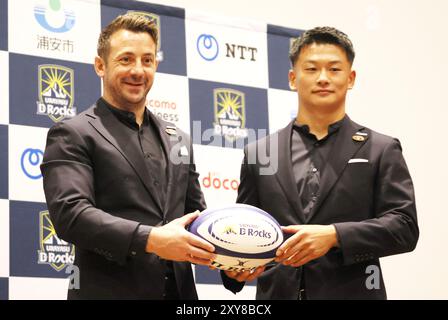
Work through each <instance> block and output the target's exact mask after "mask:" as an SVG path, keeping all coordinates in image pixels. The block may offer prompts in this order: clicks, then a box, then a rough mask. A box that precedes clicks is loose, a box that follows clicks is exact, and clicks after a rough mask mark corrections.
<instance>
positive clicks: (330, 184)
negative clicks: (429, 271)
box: [222, 116, 419, 299]
mask: <svg viewBox="0 0 448 320" xmlns="http://www.w3.org/2000/svg"><path fill="white" fill-rule="evenodd" d="M292 125H293V122H291V123H290V124H289V125H288V126H287V127H286V128H284V129H282V130H280V131H279V132H278V154H279V155H278V156H279V158H278V171H277V172H276V173H275V174H274V175H260V174H259V173H260V168H262V167H263V166H262V165H261V164H260V161H259V160H258V158H257V160H256V161H255V163H252V164H250V163H249V164H247V160H248V154H251V153H252V154H254V153H256V152H257V151H256V150H266V149H267V150H271V151H272V145H271V143H274V142H273V141H274V140H275V139H274V138H275V136H273V135H271V136H269V137H267V138H265V139H261V140H259V141H257V142H256V143H254V144H250V145H248V147H247V148H246V149H245V163H243V165H242V168H241V184H240V187H239V190H238V199H237V202H240V203H246V204H250V205H253V206H256V207H259V208H261V209H263V210H265V211H267V212H269V213H270V214H272V215H273V216H274V217H275V218H276V219H277V220H278V221H279V223H280V224H281V225H283V226H286V225H293V224H321V225H329V224H333V225H334V226H335V227H336V230H337V235H338V240H339V244H340V248H333V249H331V250H330V251H329V252H328V253H327V254H326V255H325V256H323V257H321V258H318V259H316V260H313V261H310V262H309V263H307V264H306V265H304V266H303V267H301V268H293V267H289V266H283V265H276V266H274V267H272V268H271V269H269V270H267V271H265V272H264V273H263V274H262V276H261V277H260V278H259V279H258V284H257V299H297V296H298V290H299V285H300V279H301V277H302V272H303V273H304V274H303V276H304V279H305V286H306V291H307V298H308V299H386V290H385V288H384V282H383V277H382V275H381V277H380V279H379V281H380V286H379V289H375V288H373V289H369V287H370V286H368V285H366V282H367V283H369V284H375V282H374V281H373V280H374V279H373V278H369V276H370V275H372V274H371V272H372V270H371V269H367V268H368V266H370V265H373V266H376V267H373V269H375V270H379V271H380V270H381V267H380V262H379V258H380V257H384V256H388V255H393V254H398V253H403V252H407V251H411V250H413V249H414V248H415V246H416V244H417V240H418V236H419V230H418V225H417V215H416V207H415V199H414V188H413V184H412V180H411V177H410V175H409V171H408V169H407V166H406V163H405V160H404V158H403V155H402V150H401V145H400V142H399V141H398V140H397V139H394V138H391V137H388V136H385V135H382V134H379V133H377V132H375V131H372V130H370V129H368V128H365V127H364V126H361V125H359V124H356V123H355V122H353V121H351V120H350V118H348V116H347V117H346V119H345V120H344V123H343V125H342V127H341V128H340V132H339V133H338V136H337V138H336V141H335V143H334V147H333V149H332V152H331V156H330V158H329V159H328V162H327V163H326V165H325V167H324V169H323V171H322V173H321V182H320V186H321V189H320V191H319V195H318V200H317V203H316V205H315V208H314V210H313V212H312V213H311V215H310V216H309V217H307V218H305V216H304V215H303V213H302V211H301V208H300V203H299V195H298V191H297V186H296V184H295V180H294V174H293V171H292V162H291V130H292ZM357 132H360V133H361V135H359V134H357ZM355 135H357V136H362V137H364V139H365V140H364V141H355V140H354V139H353V136H355ZM265 148H266V149H265ZM262 152H264V151H262ZM261 154H263V153H261ZM350 159H354V160H352V161H351V163H349V161H350ZM355 159H365V160H368V162H359V160H355ZM222 275H223V282H224V285H225V286H226V287H227V288H228V289H229V290H232V291H234V292H237V291H239V290H241V288H242V285H243V284H240V283H237V282H236V281H234V280H232V279H229V278H227V277H226V276H225V275H224V274H222Z"/></svg>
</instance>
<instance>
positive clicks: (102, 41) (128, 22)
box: [97, 12, 159, 60]
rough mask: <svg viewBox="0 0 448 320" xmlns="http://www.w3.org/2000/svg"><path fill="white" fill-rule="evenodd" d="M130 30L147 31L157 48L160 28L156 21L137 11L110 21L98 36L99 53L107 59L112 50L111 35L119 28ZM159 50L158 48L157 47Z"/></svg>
mask: <svg viewBox="0 0 448 320" xmlns="http://www.w3.org/2000/svg"><path fill="white" fill-rule="evenodd" d="M122 29H123V30H129V31H133V32H146V33H148V34H149V35H150V36H151V37H152V39H153V40H154V42H155V44H156V48H157V41H158V35H159V34H158V32H159V31H158V29H157V25H156V23H155V22H154V21H151V20H150V19H148V18H147V17H145V16H144V15H141V14H136V13H132V12H131V13H127V14H124V15H121V16H118V17H116V18H115V19H114V20H113V21H112V22H111V23H109V24H108V25H107V26H106V27H105V28H104V29H103V30H102V31H101V34H100V37H99V38H98V45H97V53H98V55H99V56H100V57H101V58H103V59H104V60H106V58H107V56H108V54H109V50H110V37H111V36H112V35H113V34H114V33H115V32H117V31H119V30H122ZM156 50H157V49H156Z"/></svg>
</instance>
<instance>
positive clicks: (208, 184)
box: [201, 172, 240, 191]
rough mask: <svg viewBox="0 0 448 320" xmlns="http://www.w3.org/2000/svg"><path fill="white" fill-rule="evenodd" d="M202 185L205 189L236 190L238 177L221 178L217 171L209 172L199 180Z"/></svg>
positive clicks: (238, 183)
mask: <svg viewBox="0 0 448 320" xmlns="http://www.w3.org/2000/svg"><path fill="white" fill-rule="evenodd" d="M201 184H202V187H204V188H205V189H224V190H232V191H237V190H238V187H239V185H240V182H239V180H238V179H229V178H221V177H220V176H219V173H217V172H209V173H208V175H207V176H205V177H204V178H202V180H201Z"/></svg>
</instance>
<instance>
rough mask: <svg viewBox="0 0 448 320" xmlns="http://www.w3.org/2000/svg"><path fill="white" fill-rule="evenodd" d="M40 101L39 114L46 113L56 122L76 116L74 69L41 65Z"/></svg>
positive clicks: (38, 105)
mask: <svg viewBox="0 0 448 320" xmlns="http://www.w3.org/2000/svg"><path fill="white" fill-rule="evenodd" d="M38 74H39V78H38V79H39V101H37V114H39V115H46V116H48V117H50V119H51V120H53V121H54V122H59V121H61V120H63V119H64V118H66V117H74V116H75V115H76V108H74V107H73V101H74V94H75V89H74V72H73V70H72V69H70V68H67V67H63V66H58V65H53V64H45V65H39V70H38Z"/></svg>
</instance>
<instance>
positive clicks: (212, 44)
mask: <svg viewBox="0 0 448 320" xmlns="http://www.w3.org/2000/svg"><path fill="white" fill-rule="evenodd" d="M196 47H197V49H198V53H199V55H200V56H201V57H202V58H203V59H204V60H207V61H213V60H215V59H216V57H217V56H218V53H219V45H218V41H216V38H215V37H214V36H212V35H210V34H201V35H200V36H199V37H198V40H197V42H196Z"/></svg>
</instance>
